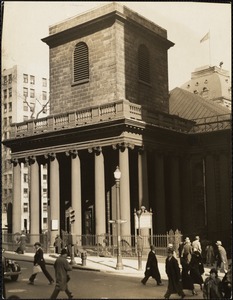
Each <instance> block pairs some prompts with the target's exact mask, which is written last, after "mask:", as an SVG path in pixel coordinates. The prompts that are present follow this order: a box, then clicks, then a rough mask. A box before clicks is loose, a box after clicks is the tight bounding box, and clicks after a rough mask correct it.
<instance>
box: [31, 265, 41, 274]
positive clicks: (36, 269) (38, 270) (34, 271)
mask: <svg viewBox="0 0 233 300" xmlns="http://www.w3.org/2000/svg"><path fill="white" fill-rule="evenodd" d="M41 272H42V269H41V267H40V265H36V266H33V270H32V274H37V273H41Z"/></svg>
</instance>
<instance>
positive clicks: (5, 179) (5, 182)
mask: <svg viewBox="0 0 233 300" xmlns="http://www.w3.org/2000/svg"><path fill="white" fill-rule="evenodd" d="M4 184H5V185H7V175H4Z"/></svg>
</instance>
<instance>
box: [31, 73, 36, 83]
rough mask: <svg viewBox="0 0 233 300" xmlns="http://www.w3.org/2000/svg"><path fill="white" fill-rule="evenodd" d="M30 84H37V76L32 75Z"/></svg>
mask: <svg viewBox="0 0 233 300" xmlns="http://www.w3.org/2000/svg"><path fill="white" fill-rule="evenodd" d="M30 84H35V76H33V75H30Z"/></svg>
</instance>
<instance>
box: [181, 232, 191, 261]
mask: <svg viewBox="0 0 233 300" xmlns="http://www.w3.org/2000/svg"><path fill="white" fill-rule="evenodd" d="M192 252H193V251H192V246H191V241H190V239H189V238H188V237H186V239H185V241H184V247H183V251H182V255H181V256H183V258H184V259H185V260H186V261H187V263H190V261H191V257H192Z"/></svg>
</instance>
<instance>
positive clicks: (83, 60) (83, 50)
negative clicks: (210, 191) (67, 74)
mask: <svg viewBox="0 0 233 300" xmlns="http://www.w3.org/2000/svg"><path fill="white" fill-rule="evenodd" d="M88 80H89V58H88V47H87V45H86V44H85V43H83V42H81V43H78V44H77V45H76V46H75V49H74V82H86V81H88Z"/></svg>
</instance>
